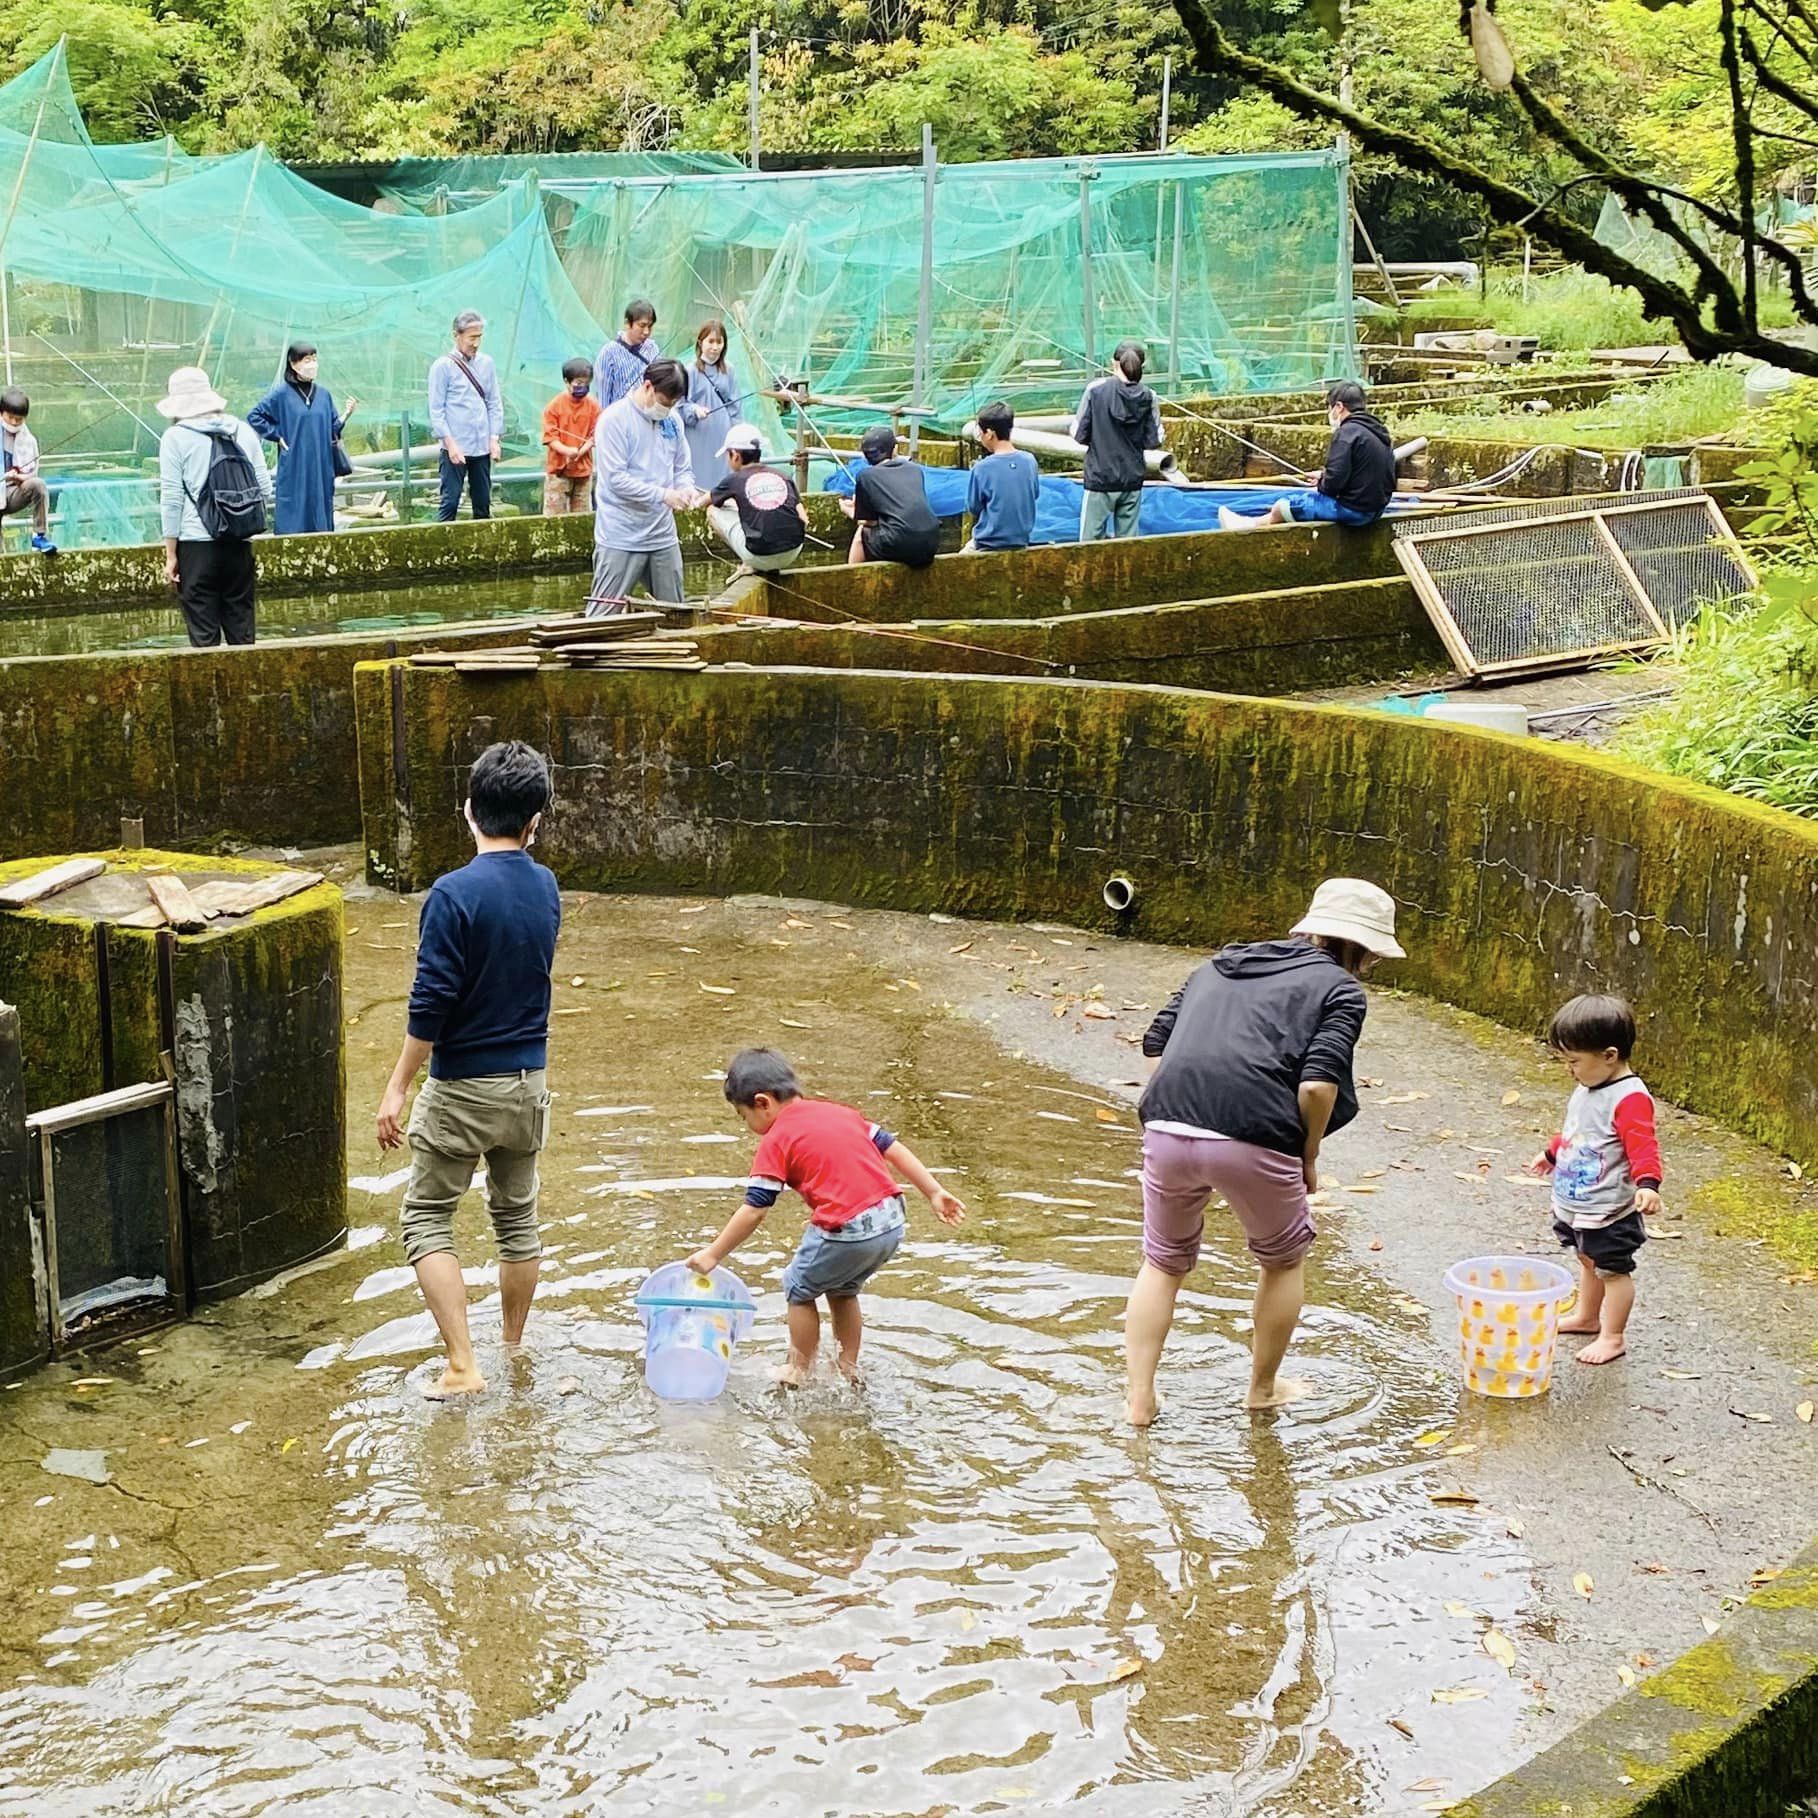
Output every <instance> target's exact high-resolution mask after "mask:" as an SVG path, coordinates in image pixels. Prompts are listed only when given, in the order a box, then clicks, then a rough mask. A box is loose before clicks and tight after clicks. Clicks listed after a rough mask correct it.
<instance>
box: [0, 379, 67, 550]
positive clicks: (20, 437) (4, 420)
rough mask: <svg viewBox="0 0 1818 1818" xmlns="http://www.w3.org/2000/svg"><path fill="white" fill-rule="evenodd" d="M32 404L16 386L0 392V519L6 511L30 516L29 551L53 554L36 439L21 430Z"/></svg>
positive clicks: (46, 491)
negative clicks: (0, 463) (2, 463)
mask: <svg viewBox="0 0 1818 1818" xmlns="http://www.w3.org/2000/svg"><path fill="white" fill-rule="evenodd" d="M31 408H32V401H31V399H30V398H28V397H27V396H26V395H25V393H24V392H22V391H21V390H20V389H19V388H18V386H16V385H9V386H8V387H7V388H6V390H5V391H0V448H4V450H5V453H6V480H5V487H4V490H3V491H0V517H5V516H6V515H7V514H8V513H9V512H15V511H30V512H31V514H32V548H33V549H35V550H36V551H37V552H38V553H39V555H55V554H56V553H57V545H56V544H55V543H53V542H52V541H51V540H50V489H49V488H48V487H47V486H46V485H45V484H44V480H43V477H42V476H41V475H40V474H39V472H38V438H37V437H36V436H34V435H33V434H32V432H31V431H30V430H29V429H27V428H26V427H25V419H26V418H27V417H28V416H29V415H30V414H31Z"/></svg>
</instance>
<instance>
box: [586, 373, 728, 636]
mask: <svg viewBox="0 0 1818 1818" xmlns="http://www.w3.org/2000/svg"><path fill="white" fill-rule="evenodd" d="M687 390H688V375H687V373H685V372H684V371H683V370H682V368H681V366H680V365H678V364H677V362H675V361H674V360H653V361H651V363H650V368H649V370H648V371H647V372H646V373H645V375H644V377H643V379H642V380H640V381H639V383H638V386H637V388H636V389H635V390H634V391H633V392H632V393H631V395H630V396H629V397H625V398H621V399H619V401H618V403H616V404H614V405H613V406H612V408H611V409H610V410H603V411H601V412H600V421H599V424H598V426H597V427H596V428H595V429H594V432H593V594H592V597H591V598H590V599H589V600H588V602H587V613H588V616H589V617H590V618H599V617H601V616H602V615H603V614H605V613H610V612H623V611H624V610H625V609H626V605H627V603H628V601H629V599H630V596H631V590H632V588H634V587H636V586H639V585H640V584H641V585H642V586H643V588H644V591H645V592H646V593H648V594H649V595H650V597H651V599H652V600H654V601H655V602H656V603H657V604H658V605H659V606H679V605H681V603H682V539H681V538H680V537H679V536H678V535H677V534H676V528H675V514H676V513H677V512H678V511H688V510H690V509H693V508H694V507H697V506H701V505H705V504H706V503H707V495H706V493H704V492H702V491H701V489H700V488H699V487H698V486H696V485H695V483H694V466H693V463H692V462H691V461H690V460H689V458H688V438H687V437H686V436H685V435H683V434H682V426H681V424H679V423H678V422H677V421H676V418H675V407H676V405H677V404H678V403H679V402H680V401H681V399H682V397H683V395H684V394H685V393H686V392H687Z"/></svg>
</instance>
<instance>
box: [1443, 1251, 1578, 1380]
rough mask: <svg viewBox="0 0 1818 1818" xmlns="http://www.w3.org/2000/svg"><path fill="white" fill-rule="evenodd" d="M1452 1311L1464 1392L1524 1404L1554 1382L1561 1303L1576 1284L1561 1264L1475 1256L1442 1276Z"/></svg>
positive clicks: (1508, 1257)
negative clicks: (1452, 1303) (1455, 1313)
mask: <svg viewBox="0 0 1818 1818" xmlns="http://www.w3.org/2000/svg"><path fill="white" fill-rule="evenodd" d="M1445 1283H1446V1291H1447V1292H1448V1293H1449V1294H1450V1295H1451V1296H1452V1298H1453V1299H1454V1300H1455V1301H1456V1302H1457V1303H1458V1362H1459V1366H1460V1368H1461V1369H1462V1370H1463V1371H1464V1379H1465V1387H1466V1388H1468V1389H1470V1390H1471V1391H1472V1393H1473V1394H1477V1395H1489V1396H1493V1397H1495V1398H1496V1399H1497V1400H1505V1399H1506V1400H1510V1401H1526V1400H1528V1399H1530V1398H1531V1397H1533V1396H1536V1395H1544V1394H1545V1393H1546V1392H1547V1390H1548V1389H1549V1388H1550V1387H1551V1386H1552V1382H1553V1353H1554V1349H1555V1347H1556V1346H1557V1344H1558V1341H1559V1303H1560V1302H1561V1301H1563V1300H1566V1299H1568V1298H1569V1297H1570V1296H1571V1294H1572V1293H1573V1292H1574V1290H1575V1289H1576V1288H1577V1286H1578V1284H1577V1282H1576V1281H1574V1280H1573V1278H1572V1275H1571V1273H1570V1272H1569V1271H1568V1270H1567V1269H1566V1268H1564V1267H1563V1266H1562V1265H1561V1264H1559V1263H1556V1262H1547V1261H1545V1260H1543V1259H1541V1258H1539V1257H1533V1256H1473V1257H1471V1258H1470V1259H1469V1261H1467V1262H1461V1263H1454V1264H1453V1265H1452V1267H1451V1268H1449V1269H1448V1270H1447V1271H1446V1275H1445Z"/></svg>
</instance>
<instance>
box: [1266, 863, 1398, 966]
mask: <svg viewBox="0 0 1818 1818" xmlns="http://www.w3.org/2000/svg"><path fill="white" fill-rule="evenodd" d="M1289 932H1290V933H1291V934H1324V935H1327V936H1329V937H1330V938H1331V939H1333V940H1339V941H1355V942H1356V943H1357V944H1358V946H1360V947H1362V948H1364V949H1365V950H1366V951H1367V952H1370V953H1374V954H1377V955H1379V956H1380V957H1381V958H1383V959H1406V958H1407V957H1408V956H1407V954H1406V952H1404V951H1403V949H1402V946H1401V943H1400V942H1399V941H1397V940H1396V938H1395V899H1394V897H1392V896H1391V895H1390V894H1389V893H1388V891H1386V890H1384V889H1383V888H1382V887H1381V886H1380V885H1377V884H1372V883H1368V882H1366V880H1364V879H1363V878H1360V877H1329V878H1327V879H1326V881H1325V882H1324V883H1323V884H1321V885H1320V887H1319V888H1318V889H1317V890H1315V891H1314V892H1313V902H1312V906H1311V907H1310V908H1309V909H1308V910H1307V913H1306V914H1305V915H1303V916H1302V917H1301V918H1300V920H1299V921H1298V922H1296V923H1295V924H1294V926H1293V927H1292V928H1291V929H1290V930H1289Z"/></svg>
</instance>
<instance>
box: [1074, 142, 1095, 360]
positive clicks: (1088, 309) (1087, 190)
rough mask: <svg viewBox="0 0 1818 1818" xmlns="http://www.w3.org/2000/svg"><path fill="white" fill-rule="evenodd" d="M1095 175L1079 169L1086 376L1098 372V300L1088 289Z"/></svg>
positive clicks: (1090, 170) (1091, 170)
mask: <svg viewBox="0 0 1818 1818" xmlns="http://www.w3.org/2000/svg"><path fill="white" fill-rule="evenodd" d="M1097 175H1098V171H1097V169H1096V168H1095V167H1094V166H1093V165H1091V164H1082V165H1081V166H1080V170H1079V303H1080V311H1079V313H1080V327H1081V330H1082V333H1083V338H1084V341H1085V348H1086V373H1087V377H1088V378H1090V377H1091V376H1092V375H1093V374H1094V373H1096V372H1097V371H1098V332H1097V330H1098V320H1097V318H1098V299H1097V297H1096V296H1095V295H1094V294H1093V289H1092V180H1093V178H1095V177H1096V176H1097Z"/></svg>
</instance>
